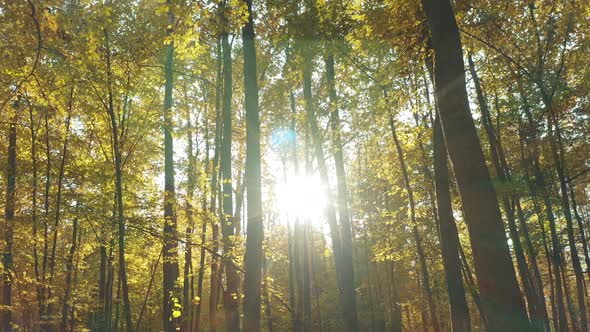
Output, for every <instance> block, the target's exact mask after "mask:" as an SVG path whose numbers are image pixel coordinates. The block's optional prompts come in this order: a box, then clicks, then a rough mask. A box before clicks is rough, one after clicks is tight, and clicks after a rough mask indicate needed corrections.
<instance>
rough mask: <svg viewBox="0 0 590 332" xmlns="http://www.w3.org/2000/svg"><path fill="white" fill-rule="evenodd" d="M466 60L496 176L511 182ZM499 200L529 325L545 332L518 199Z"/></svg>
mask: <svg viewBox="0 0 590 332" xmlns="http://www.w3.org/2000/svg"><path fill="white" fill-rule="evenodd" d="M467 60H468V64H469V71H470V73H471V77H472V78H473V84H474V86H475V91H476V94H477V101H478V104H479V108H480V111H481V113H482V123H483V125H484V128H485V131H486V135H487V138H488V142H489V146H490V154H491V159H492V165H493V166H494V170H495V171H496V176H498V178H499V180H500V182H502V183H507V182H510V180H511V179H510V172H509V170H508V169H507V167H508V165H507V162H506V159H505V156H504V153H503V151H502V147H501V145H500V142H499V140H498V138H497V136H496V133H495V131H494V128H493V125H492V120H491V116H490V111H489V108H488V104H487V102H486V100H485V97H484V95H483V91H482V87H481V82H480V79H479V76H478V75H477V71H476V70H475V64H474V63H473V58H472V56H471V53H469V54H468V55H467ZM501 199H502V204H503V206H504V212H505V213H506V219H507V221H508V230H509V234H510V239H511V240H512V247H513V248H514V255H515V256H516V266H517V268H518V272H519V274H520V278H521V281H522V285H523V288H524V293H525V297H526V300H527V303H528V306H527V307H528V310H529V315H530V318H531V320H532V324H533V325H534V326H535V327H536V328H538V329H544V328H545V327H546V328H547V329H548V328H549V326H548V325H549V324H548V317H547V310H546V308H545V306H544V304H545V301H544V299H543V298H544V297H543V295H541V291H539V290H537V289H536V287H535V283H534V282H533V280H532V276H531V272H530V269H529V266H528V264H527V261H526V258H525V256H524V250H523V248H522V244H521V242H520V235H519V234H518V230H517V228H516V220H515V213H514V212H515V211H514V205H513V201H514V200H516V199H518V198H517V197H515V196H513V197H510V195H508V194H502V195H501Z"/></svg>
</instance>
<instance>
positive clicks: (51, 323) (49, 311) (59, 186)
mask: <svg viewBox="0 0 590 332" xmlns="http://www.w3.org/2000/svg"><path fill="white" fill-rule="evenodd" d="M73 93H74V88H73V87H72V88H71V90H70V99H69V107H68V108H69V112H68V116H67V118H66V124H65V133H64V140H63V146H62V150H61V161H60V164H59V174H58V177H57V193H56V197H55V219H54V222H53V240H52V245H51V253H50V255H49V279H48V285H52V284H53V280H54V277H55V265H56V257H55V255H56V250H57V239H58V237H59V236H58V235H59V225H60V222H61V203H62V190H63V180H64V173H65V166H66V160H67V155H68V143H69V134H70V120H71V117H72V115H71V107H72V96H73ZM52 296H53V295H52V288H51V287H48V288H47V301H48V302H47V317H48V319H49V322H48V325H47V330H48V331H54V330H55V329H56V327H57V325H56V324H57V323H58V322H57V321H55V317H53V315H54V313H53V312H54V309H55V308H54V303H53V301H52V299H51V297H52Z"/></svg>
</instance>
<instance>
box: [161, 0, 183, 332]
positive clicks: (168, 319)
mask: <svg viewBox="0 0 590 332" xmlns="http://www.w3.org/2000/svg"><path fill="white" fill-rule="evenodd" d="M166 6H168V25H167V26H166V32H167V36H168V38H171V36H172V32H173V27H174V15H173V13H172V4H171V1H170V0H167V2H166ZM166 44H167V45H166V47H165V51H166V58H165V62H164V76H165V79H166V82H165V85H164V90H165V91H164V174H165V176H164V229H163V232H162V234H163V238H164V239H163V240H164V247H163V249H162V250H163V251H162V252H163V271H164V278H163V283H164V284H163V292H164V306H163V308H164V314H163V315H162V321H163V323H162V325H163V326H164V331H166V332H172V331H175V330H176V326H177V323H178V318H179V317H180V310H178V306H180V303H179V297H178V294H177V284H176V283H177V282H178V278H179V275H180V274H179V268H178V242H177V239H176V231H177V221H176V211H175V206H176V193H175V191H176V190H175V185H174V152H173V138H172V129H173V128H172V107H173V104H172V103H173V101H172V90H173V88H174V69H173V68H174V41H173V39H169V40H167V41H166Z"/></svg>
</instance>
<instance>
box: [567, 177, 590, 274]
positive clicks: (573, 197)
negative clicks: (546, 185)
mask: <svg viewBox="0 0 590 332" xmlns="http://www.w3.org/2000/svg"><path fill="white" fill-rule="evenodd" d="M568 182H569V187H570V197H571V200H572V210H573V211H574V216H575V217H576V223H577V224H578V233H580V240H581V241H582V250H583V251H584V261H585V263H586V266H587V268H586V270H587V271H586V273H588V275H589V276H590V256H588V240H587V237H586V231H585V230H584V221H583V220H582V216H581V215H580V212H579V211H578V204H577V202H576V195H575V193H574V184H573V183H572V181H571V178H570V180H569V181H568Z"/></svg>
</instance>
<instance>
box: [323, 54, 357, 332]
mask: <svg viewBox="0 0 590 332" xmlns="http://www.w3.org/2000/svg"><path fill="white" fill-rule="evenodd" d="M325 64H326V81H327V83H328V95H329V97H330V125H331V131H332V135H331V136H332V144H333V147H332V149H333V151H334V164H335V165H336V182H337V185H338V203H337V204H338V216H339V219H340V234H341V238H342V268H343V274H342V299H343V301H344V303H346V304H345V306H346V308H345V309H344V311H345V312H346V314H348V315H351V316H350V317H348V318H347V320H346V324H352V325H353V326H358V322H357V321H358V318H357V313H356V298H355V283H354V265H353V240H352V239H353V235H352V227H351V217H350V210H349V205H348V189H347V187H346V172H345V170H344V151H343V145H342V138H341V135H340V126H341V125H340V114H339V108H338V96H337V95H336V87H335V83H334V81H335V70H334V55H333V54H332V53H331V52H330V53H329V54H328V55H327V56H326V59H325Z"/></svg>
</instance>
